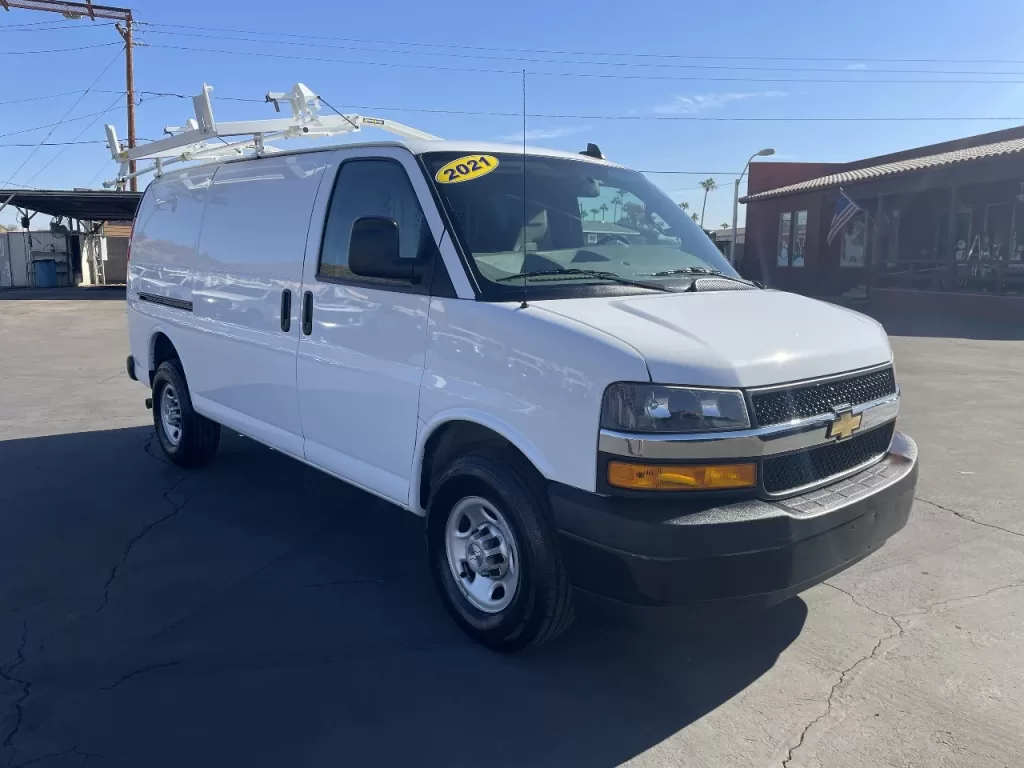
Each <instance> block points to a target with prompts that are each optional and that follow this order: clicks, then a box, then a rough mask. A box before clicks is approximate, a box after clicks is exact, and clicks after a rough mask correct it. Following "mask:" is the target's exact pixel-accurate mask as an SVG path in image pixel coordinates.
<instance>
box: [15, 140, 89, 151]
mask: <svg viewBox="0 0 1024 768" xmlns="http://www.w3.org/2000/svg"><path fill="white" fill-rule="evenodd" d="M106 143H107V142H105V141H100V140H99V139H88V140H86V141H44V142H43V143H42V144H30V143H27V142H26V143H21V144H0V148H3V149H13V148H16V147H22V148H24V147H35V146H40V147H71V146H78V145H81V144H106Z"/></svg>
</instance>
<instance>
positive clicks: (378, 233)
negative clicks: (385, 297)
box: [348, 216, 415, 280]
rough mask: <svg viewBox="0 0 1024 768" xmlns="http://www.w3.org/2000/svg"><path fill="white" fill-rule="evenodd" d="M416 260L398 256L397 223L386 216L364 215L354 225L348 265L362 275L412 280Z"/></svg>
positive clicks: (350, 240)
mask: <svg viewBox="0 0 1024 768" xmlns="http://www.w3.org/2000/svg"><path fill="white" fill-rule="evenodd" d="M414 264H415V259H400V258H399V257H398V222H396V221H395V220H394V219H388V218H385V217H383V216H364V217H363V218H361V219H356V221H355V223H354V224H353V225H352V235H351V237H350V238H349V241H348V268H349V269H350V270H351V271H352V274H354V275H359V276H360V277H376V278H383V279H386V280H412V277H413V266H414Z"/></svg>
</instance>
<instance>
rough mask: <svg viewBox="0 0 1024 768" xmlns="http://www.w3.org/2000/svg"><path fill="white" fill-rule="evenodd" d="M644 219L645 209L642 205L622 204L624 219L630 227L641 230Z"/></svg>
mask: <svg viewBox="0 0 1024 768" xmlns="http://www.w3.org/2000/svg"><path fill="white" fill-rule="evenodd" d="M643 217H644V207H643V205H641V204H640V203H630V202H625V203H623V204H622V219H623V221H625V222H626V224H627V225H628V226H630V227H634V228H635V229H639V228H640V222H641V221H643Z"/></svg>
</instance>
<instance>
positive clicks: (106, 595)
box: [0, 476, 191, 768]
mask: <svg viewBox="0 0 1024 768" xmlns="http://www.w3.org/2000/svg"><path fill="white" fill-rule="evenodd" d="M187 479H188V478H187V476H184V477H180V478H178V479H177V480H176V481H175V482H174V483H173V484H172V485H171V487H170V488H168V489H167V490H166V491H164V492H163V494H162V498H163V500H164V501H166V502H167V503H168V504H170V505H171V507H172V510H171V511H170V512H168V513H167V514H166V515H164V516H163V517H160V518H157V519H156V520H154V521H153V522H151V523H149V524H147V525H146V526H145V527H143V529H142V530H141V531H139V532H138V533H137V534H135V536H133V537H132V538H131V539H129V540H128V543H127V544H126V545H125V548H124V553H123V554H122V555H121V562H120V563H118V564H117V565H115V566H114V567H113V568H111V569H110V575H109V576H108V577H107V580H106V583H105V584H104V585H103V601H102V602H101V603H100V606H99V607H98V608H97V609H96V610H95V611H93V614H92V615H94V616H95V615H96V614H98V613H100V612H101V611H102V610H103V609H104V608H106V607H107V604H108V603H109V602H110V587H111V586H112V585H113V583H114V580H115V579H116V578H117V574H118V572H119V570H120V569H121V567H122V566H123V565H124V564H125V563H127V562H128V557H129V555H131V551H132V548H133V547H134V546H135V545H136V544H138V543H139V541H141V540H142V539H143V538H144V537H145V536H146V535H147V534H148V533H149V532H150V531H152V530H153V529H154V528H156V527H157V526H158V525H160V524H161V523H164V522H166V521H167V520H170V519H171V518H172V517H174V516H175V515H177V514H178V513H179V512H181V510H182V509H184V508H185V506H186V505H187V504H188V503H189V501H190V500H191V497H187V498H185V499H182V501H181V502H180V503H175V502H174V501H172V500H171V494H172V493H174V491H176V490H177V489H178V487H179V486H181V485H182V483H184V482H185V480H187ZM72 623H74V622H72ZM27 640H28V620H27V619H25V620H23V622H22V633H21V645H20V647H19V648H18V652H17V655H16V657H15V660H14V662H13V663H10V664H8V665H6V666H4V667H3V668H0V678H3V679H4V680H7V681H8V682H12V683H16V684H18V685H21V687H22V690H21V694H20V696H19V697H18V698H17V700H16V701H15V702H14V726H13V727H12V728H11V730H10V732H9V733H8V734H7V736H6V738H5V739H4V741H3V745H2V746H3V747H9V748H10V749H11V751H12V752H13V755H12V757H11V759H10V760H8V762H7V764H8V766H9V768H14V766H13V760H14V757H16V756H17V754H18V749H17V747H15V746H14V739H15V737H16V736H17V735H18V732H19V731H20V730H21V724H22V720H23V718H24V708H25V702H26V701H27V700H28V698H29V696H30V695H31V694H32V682H31V681H30V680H23V679H21V678H19V677H14V676H13V675H12V674H11V673H12V672H13V671H14V670H15V669H17V668H18V667H19V666H21V664H23V663H24V662H25V653H24V651H25V645H26V643H27ZM115 685H116V683H115ZM76 749H77V747H76ZM55 756H56V755H49V757H55ZM95 757H99V755H95ZM22 765H27V763H22Z"/></svg>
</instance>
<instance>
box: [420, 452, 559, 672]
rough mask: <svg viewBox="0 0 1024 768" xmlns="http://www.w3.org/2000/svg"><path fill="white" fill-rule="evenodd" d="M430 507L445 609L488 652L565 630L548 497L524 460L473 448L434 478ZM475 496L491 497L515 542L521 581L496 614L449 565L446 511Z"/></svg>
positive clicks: (432, 554)
mask: <svg viewBox="0 0 1024 768" xmlns="http://www.w3.org/2000/svg"><path fill="white" fill-rule="evenodd" d="M432 487H433V488H435V489H436V491H435V492H434V493H433V494H432V497H431V500H430V503H429V505H428V512H427V551H428V556H429V560H430V570H431V575H432V576H433V579H434V583H435V585H436V586H437V590H438V592H439V593H440V595H441V599H442V600H443V601H444V604H445V607H446V608H447V609H448V612H449V613H450V614H451V616H452V618H453V619H454V620H455V622H456V623H457V624H458V625H459V626H460V627H461V628H462V629H463V630H464V631H465V632H466V633H467V634H468V635H469V636H470V637H472V638H473V639H474V640H476V641H477V642H479V643H481V644H482V645H484V646H486V647H488V648H490V649H491V650H494V651H498V652H501V653H514V652H516V651H521V650H524V649H526V648H529V647H532V646H538V645H540V644H541V643H545V642H547V641H549V640H552V639H553V638H555V637H557V636H558V635H560V634H561V633H562V632H564V631H565V630H566V629H567V628H568V627H569V625H570V624H572V620H573V610H572V600H571V597H572V594H571V587H570V585H569V580H568V577H567V576H566V572H565V568H564V566H563V564H562V560H561V556H560V553H559V550H558V542H557V539H556V533H555V530H554V527H553V526H552V524H551V521H550V518H549V515H548V513H547V510H546V507H545V504H544V503H543V501H542V499H543V496H542V495H541V494H540V493H538V492H537V490H536V485H535V483H534V482H532V480H531V472H530V471H529V469H527V468H524V467H522V465H521V462H519V461H516V460H508V459H507V458H504V457H503V458H502V459H497V458H493V457H491V456H487V455H483V454H477V453H471V454H467V455H465V456H462V457H459V458H457V459H455V460H454V461H453V462H452V463H451V464H449V465H448V467H447V468H446V469H445V470H444V471H443V473H442V474H441V475H440V477H438V478H437V480H436V482H434V483H432ZM471 496H476V497H481V498H483V499H485V500H486V501H488V502H490V504H492V505H493V506H494V507H495V508H496V509H497V510H498V511H499V512H500V513H501V515H502V517H503V518H504V520H505V522H506V523H507V525H508V527H509V528H510V529H511V534H512V536H513V537H514V539H515V542H514V543H515V549H516V551H517V553H518V567H519V569H520V571H519V584H518V587H517V589H516V592H515V594H514V596H513V598H512V600H511V602H510V603H509V604H508V605H507V607H505V608H503V609H502V610H500V611H499V612H496V613H490V612H485V611H483V610H480V609H479V608H477V607H476V606H475V605H473V604H472V603H471V602H470V601H469V600H468V599H467V598H466V596H465V595H464V594H463V591H462V589H461V588H460V586H459V584H458V582H457V581H456V577H455V575H454V574H453V573H452V569H451V567H449V564H448V554H447V550H446V546H445V539H446V528H447V524H448V519H449V516H450V515H451V513H452V511H453V510H454V509H455V508H456V506H457V505H458V504H459V502H460V501H462V500H463V499H466V498H468V497H471Z"/></svg>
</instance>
